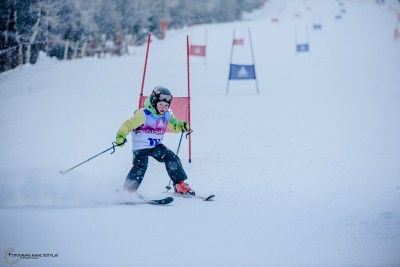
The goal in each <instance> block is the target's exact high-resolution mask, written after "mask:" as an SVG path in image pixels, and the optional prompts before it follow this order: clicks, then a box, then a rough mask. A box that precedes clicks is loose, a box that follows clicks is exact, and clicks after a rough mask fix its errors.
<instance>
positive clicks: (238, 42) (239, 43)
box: [233, 39, 244, 45]
mask: <svg viewBox="0 0 400 267" xmlns="http://www.w3.org/2000/svg"><path fill="white" fill-rule="evenodd" d="M243 44H244V40H243V39H233V45H243Z"/></svg>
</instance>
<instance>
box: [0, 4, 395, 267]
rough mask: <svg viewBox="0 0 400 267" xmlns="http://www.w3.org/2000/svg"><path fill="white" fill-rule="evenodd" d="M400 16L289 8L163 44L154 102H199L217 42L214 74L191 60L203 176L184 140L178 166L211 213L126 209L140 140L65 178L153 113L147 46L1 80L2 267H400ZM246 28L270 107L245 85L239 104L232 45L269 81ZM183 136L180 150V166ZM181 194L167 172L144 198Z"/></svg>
mask: <svg viewBox="0 0 400 267" xmlns="http://www.w3.org/2000/svg"><path fill="white" fill-rule="evenodd" d="M397 14H400V4H399V3H398V1H394V0H392V1H389V0H387V1H386V3H385V4H377V3H376V1H373V0H358V1H355V0H354V1H343V2H340V1H333V0H326V1H316V0H314V1H311V0H308V1H301V0H287V1H277V0H276V1H269V2H267V3H266V4H265V7H264V8H263V9H261V10H258V11H256V12H253V13H251V14H246V16H245V18H244V20H243V21H242V22H235V23H223V24H212V25H199V26H195V27H194V28H184V29H180V30H174V31H168V32H167V38H166V40H157V39H155V38H153V41H152V42H151V45H150V53H149V62H148V66H147V75H146V80H145V94H148V93H149V92H151V90H152V88H154V87H155V86H156V85H162V86H165V87H167V88H169V89H170V90H171V91H172V93H173V95H174V96H186V95H187V71H186V36H187V35H189V34H190V33H191V35H192V36H190V38H191V40H192V42H193V43H194V42H197V43H198V44H200V45H203V44H204V43H206V46H207V58H206V60H205V59H204V58H202V57H191V58H190V67H191V76H190V78H191V126H192V129H193V130H194V132H193V134H192V163H188V152H187V151H188V141H187V140H186V139H185V138H184V139H183V141H182V146H181V148H180V151H179V156H180V158H181V160H182V163H183V165H184V169H185V170H186V172H187V174H188V176H189V179H188V180H187V182H188V183H189V184H190V186H191V187H192V188H193V189H194V190H195V191H196V192H197V194H198V195H203V196H206V195H209V194H215V195H216V197H215V200H214V201H210V202H204V201H200V200H196V199H183V198H177V197H175V199H174V202H173V203H171V204H170V205H168V206H151V205H119V204H118V203H120V202H121V199H127V198H129V197H130V196H127V195H126V194H125V193H123V192H122V190H121V188H122V185H123V182H124V180H125V177H126V175H127V173H128V171H129V169H130V167H131V162H132V152H131V140H130V138H128V144H126V145H125V146H124V147H122V148H117V149H116V151H115V153H113V154H110V152H111V151H109V152H107V153H104V154H102V155H100V156H99V157H97V158H95V159H93V160H90V161H88V162H87V163H85V164H83V165H81V166H80V167H78V168H76V169H74V170H72V171H70V172H68V173H67V174H64V175H60V170H66V169H68V168H70V167H72V166H74V165H76V164H78V163H80V162H82V161H84V160H86V159H88V158H90V157H92V156H93V155H95V154H97V153H100V152H102V151H103V150H105V149H107V148H109V147H110V146H111V143H112V142H113V141H114V138H115V135H116V132H117V130H118V129H119V127H120V125H121V124H122V123H123V122H124V121H125V120H126V119H127V118H129V117H130V116H131V115H132V114H133V112H134V111H135V110H136V109H137V107H138V99H139V93H140V87H141V83H142V74H143V65H144V58H145V54H146V46H145V45H144V46H141V47H131V48H130V50H129V51H130V54H129V55H127V56H124V57H110V56H108V57H106V58H101V59H99V58H84V59H79V60H74V61H58V60H55V59H52V58H47V57H46V56H45V55H40V59H39V62H38V63H37V64H35V65H29V64H28V65H24V66H22V67H18V68H16V69H14V70H11V71H7V72H5V73H1V74H0V127H1V138H0V147H1V152H0V153H1V154H0V217H1V223H0V226H1V227H0V229H1V230H0V231H1V236H0V249H1V251H2V252H3V256H4V257H3V261H2V262H1V264H0V265H1V266H9V265H10V261H12V260H18V261H17V262H16V263H15V265H14V266H75V267H78V266H97V267H100V266H120V267H123V266H164V267H167V266H174V267H177V266H193V267H196V266H307V267H308V266H318V267H320V266H393V267H394V266H400V253H399V251H400V164H399V163H400V138H399V137H400V75H399V73H400V39H397V40H396V39H394V37H393V31H394V28H395V27H399V24H400V22H399V21H398V18H397ZM339 15H340V16H339ZM315 23H318V24H321V26H322V29H314V28H313V25H314V24H315ZM248 29H250V30H251V37H252V40H251V41H252V44H253V49H254V55H255V62H254V63H255V69H256V74H257V82H258V85H259V89H260V93H259V94H257V93H256V83H255V81H254V80H245V81H236V80H231V81H230V83H229V93H228V94H227V93H226V88H227V82H228V81H227V78H228V72H229V63H230V62H229V61H230V51H231V44H232V37H233V31H235V33H236V37H242V38H243V39H244V45H243V46H235V47H234V51H233V57H232V63H235V64H253V62H252V58H251V49H250V39H249V36H248ZM304 42H306V43H308V44H309V47H310V51H309V52H299V53H297V52H296V49H295V48H296V44H298V43H304ZM179 137H180V135H179V134H170V133H168V134H166V137H165V139H164V143H165V144H166V145H167V146H168V147H169V148H170V149H171V150H173V151H176V149H177V147H178V143H179ZM168 182H169V178H168V176H167V173H166V170H165V166H163V164H160V163H158V162H156V161H155V160H153V159H151V160H150V164H149V169H148V171H147V173H146V176H145V178H144V181H143V183H142V185H141V187H140V189H139V193H140V194H142V195H144V196H145V197H146V198H149V199H159V198H163V197H165V196H167V194H165V193H163V192H164V191H165V186H166V185H167V184H168ZM10 251H11V252H13V253H14V256H15V254H53V255H51V256H48V257H45V256H43V255H42V256H40V257H37V258H32V257H31V258H29V257H28V258H23V257H22V256H21V255H19V256H18V255H17V256H15V257H14V258H10V254H8V253H7V252H10ZM7 256H8V257H7Z"/></svg>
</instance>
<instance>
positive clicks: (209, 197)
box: [204, 195, 215, 201]
mask: <svg viewBox="0 0 400 267" xmlns="http://www.w3.org/2000/svg"><path fill="white" fill-rule="evenodd" d="M214 197H215V195H210V196H208V197H206V199H204V201H210V200H213V198H214Z"/></svg>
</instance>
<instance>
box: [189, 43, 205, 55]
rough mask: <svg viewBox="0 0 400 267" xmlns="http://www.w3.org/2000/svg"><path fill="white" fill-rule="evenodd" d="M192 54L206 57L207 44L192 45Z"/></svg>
mask: <svg viewBox="0 0 400 267" xmlns="http://www.w3.org/2000/svg"><path fill="white" fill-rule="evenodd" d="M189 51H190V55H191V56H198V57H205V56H206V46H205V45H190V50H189Z"/></svg>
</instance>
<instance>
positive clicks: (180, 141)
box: [176, 131, 183, 156]
mask: <svg viewBox="0 0 400 267" xmlns="http://www.w3.org/2000/svg"><path fill="white" fill-rule="evenodd" d="M182 137H183V131H182V133H181V139H180V140H179V145H178V150H177V151H176V155H177V156H178V153H179V148H180V147H181V143H182Z"/></svg>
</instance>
